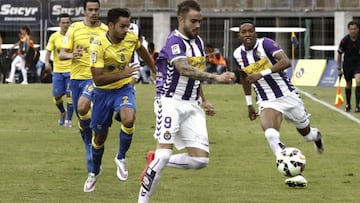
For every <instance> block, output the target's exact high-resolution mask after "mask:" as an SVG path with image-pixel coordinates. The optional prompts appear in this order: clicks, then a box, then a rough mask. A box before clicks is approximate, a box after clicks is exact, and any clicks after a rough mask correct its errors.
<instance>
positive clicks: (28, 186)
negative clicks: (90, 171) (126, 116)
mask: <svg viewBox="0 0 360 203" xmlns="http://www.w3.org/2000/svg"><path fill="white" fill-rule="evenodd" d="M300 89H301V90H303V91H306V92H308V93H309V94H310V95H312V96H314V97H316V98H318V99H321V100H323V101H325V102H327V103H329V104H330V105H333V103H334V99H335V92H336V90H335V88H327V87H300ZM136 90H137V108H138V110H137V120H136V133H135V135H134V139H133V143H132V146H131V149H130V151H129V152H128V154H127V159H128V169H129V179H128V181H127V182H120V181H118V179H117V177H116V168H115V163H114V160H113V159H114V156H115V154H116V153H117V149H118V139H119V138H118V130H119V123H117V122H114V123H113V126H112V127H111V130H110V132H109V137H108V140H107V142H106V145H105V154H104V158H103V164H102V167H103V170H104V171H103V175H102V176H101V177H100V178H99V180H98V182H97V186H96V191H95V192H93V193H84V192H83V184H84V182H85V179H86V178H87V174H86V164H85V159H84V158H85V154H84V153H85V152H84V146H83V143H82V140H81V138H80V135H79V133H78V129H77V128H76V122H77V119H76V118H75V117H74V120H73V127H72V128H70V129H65V128H64V127H61V126H58V124H57V119H58V112H57V109H56V107H55V105H54V104H53V102H52V98H51V86H50V84H30V85H27V86H22V85H0V173H1V174H0V202H1V203H3V202H4V203H5V202H99V203H100V202H124V203H132V202H137V196H138V191H139V186H140V173H141V171H142V170H143V168H144V165H145V153H146V152H147V151H148V150H152V149H154V148H155V146H156V143H155V140H154V139H153V137H152V134H153V131H154V125H155V118H154V113H153V96H154V93H155V86H154V85H137V86H136ZM204 92H205V95H206V98H207V100H208V101H209V102H210V103H212V104H213V105H214V106H215V110H216V112H217V113H216V115H215V116H214V117H208V118H207V124H208V131H209V137H210V150H211V153H210V164H209V166H208V167H207V168H205V169H202V170H198V171H194V170H178V169H171V168H165V170H164V172H163V176H162V177H161V181H160V182H159V184H158V187H157V189H156V191H155V193H154V195H153V197H152V202H156V203H169V202H171V203H185V202H194V203H225V202H226V203H228V202H229V203H230V202H231V203H260V202H267V203H268V202H270V203H271V202H291V203H304V202H305V203H307V202H309V203H322V202H324V203H325V202H326V203H331V202H339V203H340V202H341V203H343V202H359V199H360V195H359V188H360V172H359V171H360V164H359V157H360V150H359V144H360V131H359V129H360V128H359V123H356V122H354V121H352V120H349V119H348V118H347V117H346V116H344V115H342V114H341V113H340V112H337V111H334V110H331V109H329V108H328V107H326V106H324V105H322V104H320V103H318V102H315V101H313V100H310V99H309V98H308V97H306V96H302V97H303V100H304V102H305V104H306V107H307V110H308V111H309V113H311V123H312V125H313V126H314V127H318V128H319V129H320V130H321V132H322V134H323V137H324V141H325V152H324V154H323V155H318V154H317V153H316V152H315V150H314V149H313V143H307V142H305V141H304V140H303V139H302V138H301V136H300V135H298V134H297V132H296V130H295V128H294V126H292V125H291V124H288V123H287V122H286V121H285V120H284V121H283V124H282V128H281V138H282V140H283V141H284V142H285V143H286V144H287V146H289V147H290V146H292V147H298V148H300V149H301V150H302V151H303V153H304V154H305V156H306V158H307V165H306V168H305V171H304V173H303V175H304V176H305V177H306V178H307V180H308V186H307V187H306V188H302V189H294V188H288V187H287V186H286V185H285V184H284V179H285V178H286V177H284V176H282V175H281V174H280V173H279V172H278V171H277V169H276V165H275V157H274V156H273V155H272V153H271V150H270V148H269V146H268V144H267V142H266V140H265V138H264V135H263V132H262V130H261V128H260V124H259V120H256V121H250V120H249V119H248V118H247V108H246V106H245V98H244V95H243V92H242V87H241V85H205V86H204ZM341 108H342V109H341V111H343V108H344V107H341ZM348 114H349V115H351V116H353V117H354V118H356V119H358V120H359V119H360V114H355V113H348ZM174 153H177V151H174Z"/></svg>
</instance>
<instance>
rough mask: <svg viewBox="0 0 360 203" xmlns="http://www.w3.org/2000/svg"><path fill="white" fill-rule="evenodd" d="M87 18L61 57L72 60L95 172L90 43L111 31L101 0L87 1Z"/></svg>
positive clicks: (72, 30)
mask: <svg viewBox="0 0 360 203" xmlns="http://www.w3.org/2000/svg"><path fill="white" fill-rule="evenodd" d="M84 13H85V19H84V21H81V22H75V23H73V24H72V25H71V26H70V27H69V30H68V31H67V33H66V35H65V38H64V41H63V44H62V48H61V49H60V55H59V58H60V59H61V60H65V59H72V64H71V70H70V88H71V94H72V100H73V104H74V110H75V113H76V115H77V116H78V118H79V127H80V133H81V136H82V138H83V141H84V143H85V150H86V160H87V170H88V172H89V173H90V172H91V171H92V156H91V137H92V131H91V129H90V122H91V119H90V118H91V112H90V105H91V91H92V89H93V88H92V75H91V71H90V52H89V48H90V44H91V42H92V41H93V40H94V38H95V37H96V36H99V35H101V34H103V33H105V32H106V31H107V26H106V25H105V24H103V23H101V22H100V21H99V15H100V2H99V0H85V1H84Z"/></svg>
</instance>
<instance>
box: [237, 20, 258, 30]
mask: <svg viewBox="0 0 360 203" xmlns="http://www.w3.org/2000/svg"><path fill="white" fill-rule="evenodd" d="M245 23H249V24H251V25H252V26H253V27H254V28H255V23H254V21H252V20H249V19H246V20H242V21H241V22H240V24H239V27H240V26H242V25H243V24H245Z"/></svg>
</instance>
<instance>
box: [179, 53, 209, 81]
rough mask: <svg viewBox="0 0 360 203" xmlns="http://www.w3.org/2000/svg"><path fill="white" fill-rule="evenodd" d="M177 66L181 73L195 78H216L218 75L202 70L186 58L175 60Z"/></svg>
mask: <svg viewBox="0 0 360 203" xmlns="http://www.w3.org/2000/svg"><path fill="white" fill-rule="evenodd" d="M174 66H175V68H176V69H177V70H178V71H179V73H180V75H182V76H186V77H189V78H191V79H194V80H214V79H215V77H216V75H214V74H211V73H207V72H202V71H200V70H198V69H196V68H194V67H193V66H192V65H190V64H189V63H188V62H187V59H186V58H181V59H177V60H175V61H174Z"/></svg>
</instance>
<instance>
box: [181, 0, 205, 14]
mask: <svg viewBox="0 0 360 203" xmlns="http://www.w3.org/2000/svg"><path fill="white" fill-rule="evenodd" d="M191 9H192V10H195V11H199V12H200V11H201V8H200V5H199V4H198V3H197V2H196V1H193V0H187V1H183V2H181V3H180V4H179V5H178V10H177V16H180V15H184V14H186V13H188V12H189V11H190V10H191Z"/></svg>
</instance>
